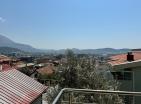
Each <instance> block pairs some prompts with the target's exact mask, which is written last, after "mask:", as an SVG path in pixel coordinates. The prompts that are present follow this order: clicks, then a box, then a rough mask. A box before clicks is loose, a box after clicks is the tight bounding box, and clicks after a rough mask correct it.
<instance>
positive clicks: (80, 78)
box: [59, 50, 122, 104]
mask: <svg viewBox="0 0 141 104" xmlns="http://www.w3.org/2000/svg"><path fill="white" fill-rule="evenodd" d="M66 53H67V54H66V58H67V60H68V61H67V63H65V64H61V66H60V67H59V69H61V70H62V73H61V75H60V80H61V83H60V86H61V87H62V88H65V87H67V88H78V89H94V90H118V83H117V82H116V81H114V80H107V79H105V78H104V76H103V74H102V73H97V70H96V64H95V60H94V59H91V58H89V57H85V58H77V57H75V55H74V53H73V52H72V51H71V50H67V52H66ZM82 98H83V99H81V100H82V101H83V100H84V101H87V102H88V103H91V102H96V103H98V104H115V103H116V104H117V103H118V104H122V99H121V98H120V97H119V96H118V95H116V94H115V95H108V96H107V95H106V96H105V95H96V94H88V95H85V97H82ZM84 98H85V99H84ZM79 99H80V98H79Z"/></svg>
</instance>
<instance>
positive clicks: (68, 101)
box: [52, 88, 141, 104]
mask: <svg viewBox="0 0 141 104" xmlns="http://www.w3.org/2000/svg"><path fill="white" fill-rule="evenodd" d="M82 95H83V96H84V97H85V98H84V97H83V98H84V99H86V96H87V97H91V96H95V98H99V100H100V97H106V96H110V95H115V96H118V97H119V98H121V99H122V101H123V102H124V103H121V102H116V99H115V101H113V103H107V102H106V103H105V102H103V101H102V100H100V102H101V103H96V102H94V101H93V102H92V101H91V102H84V100H82V99H80V96H81V97H82ZM140 96H141V92H127V91H107V90H90V89H72V88H64V89H62V90H61V91H60V93H59V94H58V96H57V97H56V98H55V100H54V101H53V103H52V104H141V102H140V103H135V97H140ZM75 98H78V99H77V101H76V100H75ZM95 98H93V99H95ZM109 98H110V97H109ZM88 100H89V99H88ZM88 100H87V101H88ZM107 100H108V99H106V100H105V101H107Z"/></svg>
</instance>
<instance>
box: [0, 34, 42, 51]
mask: <svg viewBox="0 0 141 104" xmlns="http://www.w3.org/2000/svg"><path fill="white" fill-rule="evenodd" d="M0 47H11V48H17V49H20V50H23V51H25V52H38V51H40V50H38V49H35V48H33V47H32V46H30V45H26V44H21V43H16V42H14V41H13V40H11V39H9V38H7V37H6V36H4V35H0Z"/></svg>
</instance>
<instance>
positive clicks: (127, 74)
mask: <svg viewBox="0 0 141 104" xmlns="http://www.w3.org/2000/svg"><path fill="white" fill-rule="evenodd" d="M112 74H113V77H114V79H116V80H132V72H131V71H123V72H112Z"/></svg>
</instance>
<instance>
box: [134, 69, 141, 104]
mask: <svg viewBox="0 0 141 104" xmlns="http://www.w3.org/2000/svg"><path fill="white" fill-rule="evenodd" d="M134 89H135V92H141V67H137V68H134ZM135 104H141V97H135Z"/></svg>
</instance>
